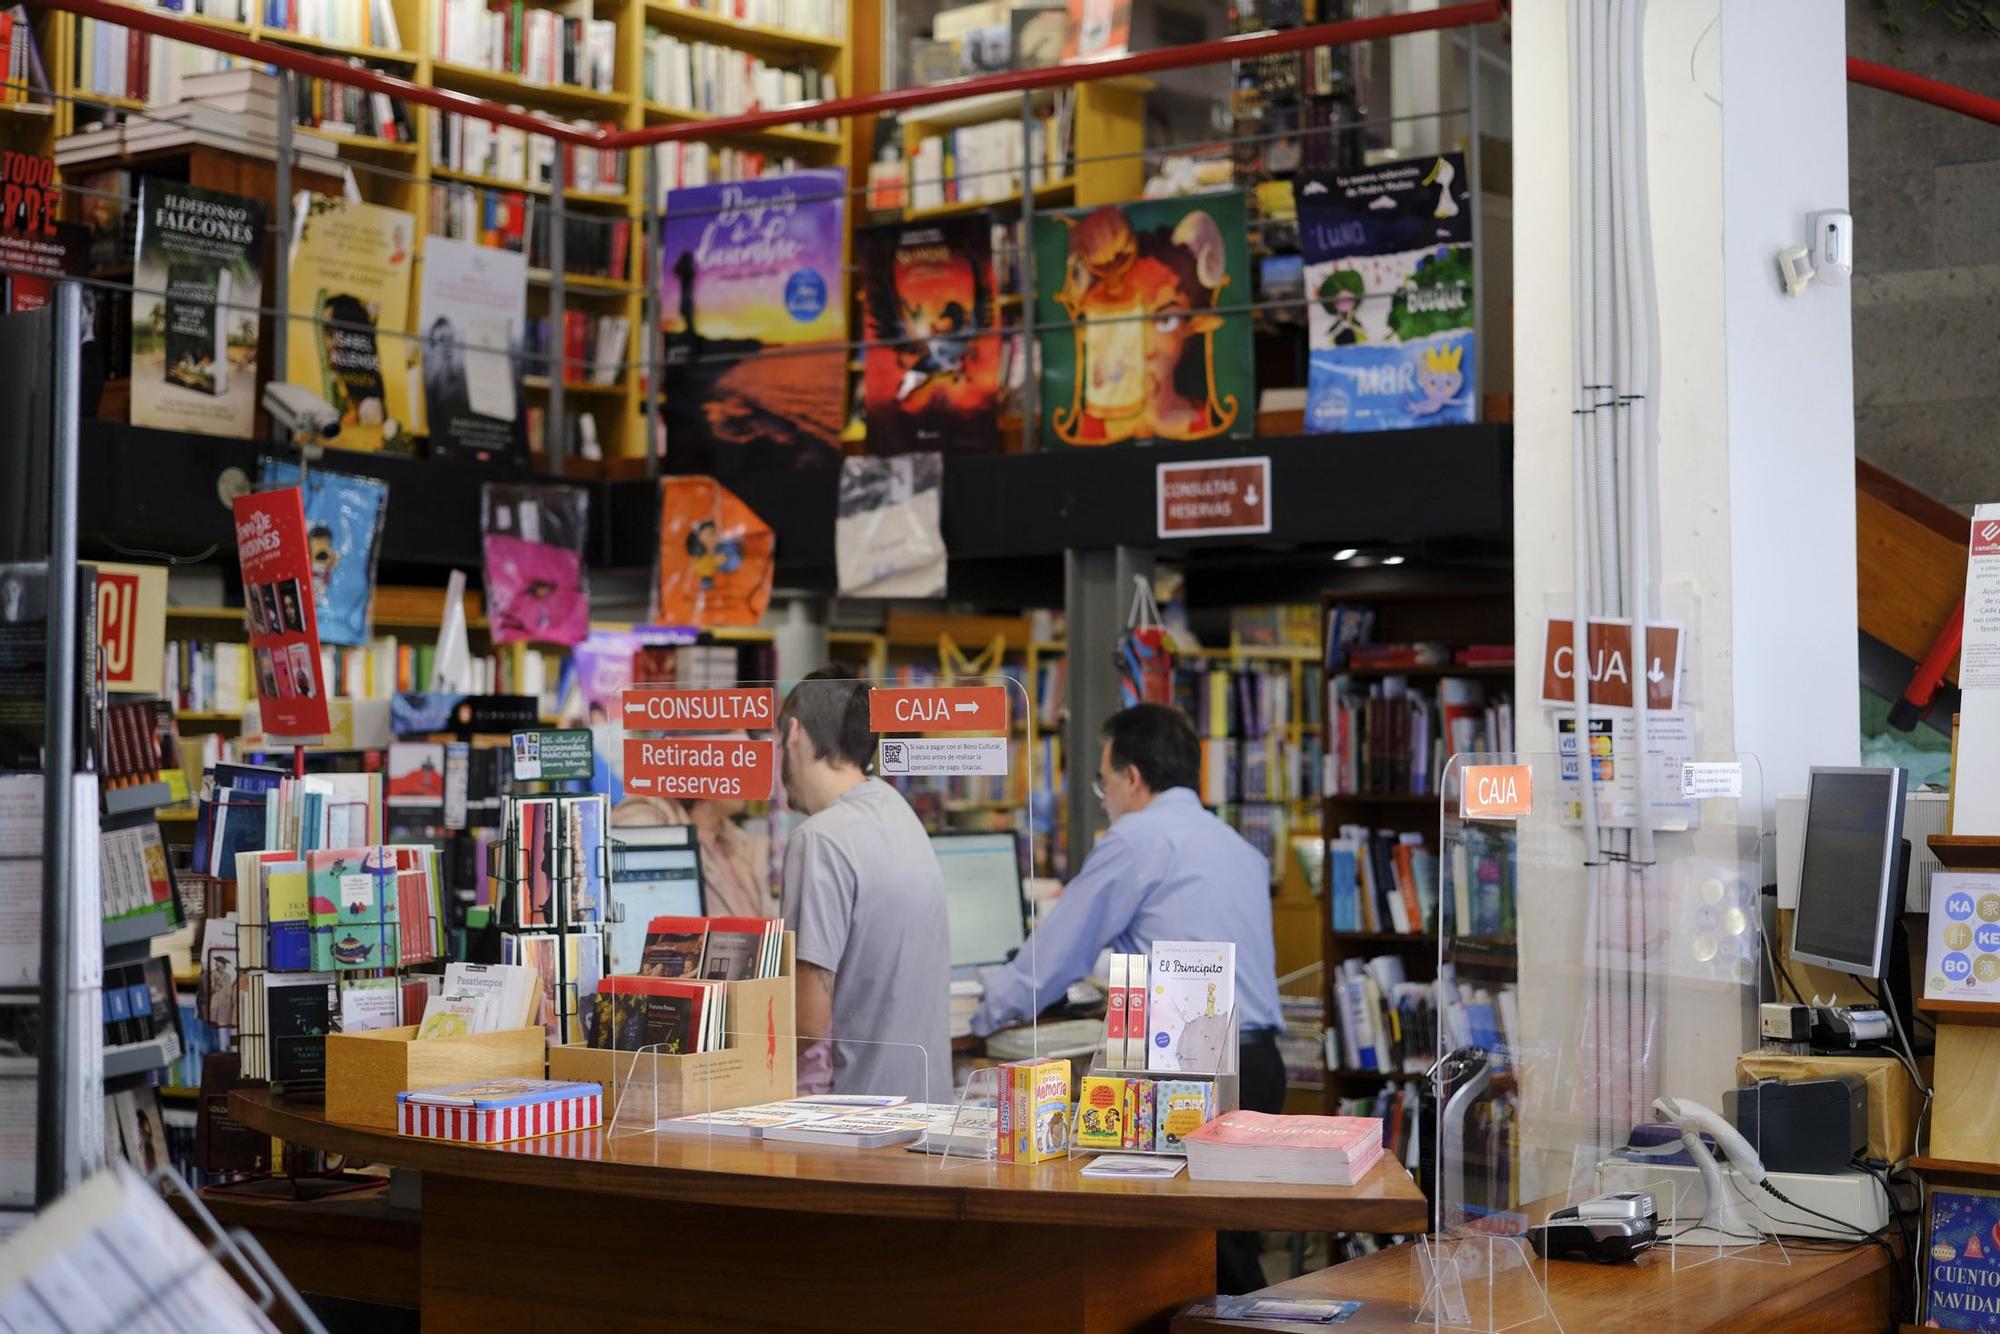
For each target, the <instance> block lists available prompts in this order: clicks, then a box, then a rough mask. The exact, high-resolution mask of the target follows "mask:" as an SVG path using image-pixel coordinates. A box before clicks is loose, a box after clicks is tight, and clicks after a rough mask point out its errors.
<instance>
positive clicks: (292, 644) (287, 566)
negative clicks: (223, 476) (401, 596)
mask: <svg viewBox="0 0 2000 1334" xmlns="http://www.w3.org/2000/svg"><path fill="white" fill-rule="evenodd" d="M234 509H235V514H236V557H237V560H238V561H239V562H240V563H241V564H242V567H243V606H244V619H245V621H247V622H248V623H249V627H250V658H251V662H252V664H253V670H254V673H255V675H256V679H257V701H258V705H259V712H260V716H261V718H262V720H263V726H264V734H265V735H266V736H268V737H271V738H273V739H284V740H290V739H292V738H295V737H297V738H303V737H321V736H325V735H326V733H327V730H328V723H327V708H326V681H325V678H324V677H323V676H322V675H321V668H320V657H319V621H318V618H317V617H316V616H315V614H314V612H313V595H312V559H311V557H310V556H309V555H308V554H307V551H306V511H305V502H304V498H303V497H302V496H301V495H300V493H299V489H298V488H297V487H295V486H290V487H286V488H285V489H284V490H282V491H252V492H249V493H248V494H246V495H241V496H238V497H237V498H236V503H235V506H234Z"/></svg>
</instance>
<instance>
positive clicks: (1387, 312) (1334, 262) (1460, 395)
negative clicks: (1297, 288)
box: [1293, 153, 1478, 432]
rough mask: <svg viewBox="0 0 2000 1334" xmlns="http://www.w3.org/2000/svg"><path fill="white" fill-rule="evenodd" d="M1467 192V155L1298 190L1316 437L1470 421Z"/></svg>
mask: <svg viewBox="0 0 2000 1334" xmlns="http://www.w3.org/2000/svg"><path fill="white" fill-rule="evenodd" d="M1468 185H1469V182H1468V181H1467V179H1466V175H1465V158H1464V155H1463V154H1459V153H1446V154H1445V155H1443V156H1442V157H1434V158H1430V159H1428V160H1426V161H1418V162H1409V163H1400V164H1395V165H1391V166H1386V167H1379V168H1377V169H1375V170H1374V171H1364V172H1358V173H1356V174H1354V175H1351V176H1338V175H1329V176H1302V177H1300V178H1299V179H1298V181H1297V182H1295V184H1294V187H1293V188H1294V190H1295V191H1296V193H1297V196H1298V207H1299V248H1300V250H1301V251H1302V252H1303V253H1304V255H1305V261H1306V273H1305V287H1306V302H1307V305H1306V324H1307V336H1308V342H1309V346H1310V349H1311V354H1310V362H1309V369H1308V372H1307V383H1306V429H1307V430H1308V431H1315V432H1326V431H1392V430H1400V429H1403V428H1406V427H1411V426H1442V425H1447V424H1458V423H1464V422H1470V421H1472V420H1473V419H1474V415H1475V412H1476V407H1477V393H1478V376H1477V375H1476V374H1475V373H1474V369H1475V360H1474V359H1475V356H1476V351H1477V350H1476V349H1475V348H1474V347H1473V333H1472V329H1473V285H1472V284H1473V273H1472V197H1471V194H1470V192H1469V189H1468Z"/></svg>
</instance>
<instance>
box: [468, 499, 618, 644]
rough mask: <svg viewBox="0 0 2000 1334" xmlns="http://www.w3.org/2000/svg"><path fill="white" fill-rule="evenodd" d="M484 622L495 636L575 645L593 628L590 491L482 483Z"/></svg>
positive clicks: (496, 638)
mask: <svg viewBox="0 0 2000 1334" xmlns="http://www.w3.org/2000/svg"><path fill="white" fill-rule="evenodd" d="M479 505H480V530H481V539H480V542H481V551H482V554H483V555H484V557H485V565H484V576H485V583H486V620H487V623H488V625H490V626H491V627H492V632H493V642H494V643H496V644H515V643H522V642H530V641H532V642H535V643H542V644H574V643H576V642H577V641H579V640H581V639H582V638H583V637H584V636H585V635H587V634H589V633H590V590H589V587H588V585H587V584H586V583H585V581H584V572H583V544H584V539H585V537H586V536H587V529H588V527H589V522H590V495H589V493H588V492H586V491H584V490H583V489H582V488H581V487H574V486H514V485H509V484H504V483H499V482H488V483H486V485H485V486H484V487H482V488H481V489H480V494H479Z"/></svg>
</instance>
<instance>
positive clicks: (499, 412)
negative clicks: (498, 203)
mask: <svg viewBox="0 0 2000 1334" xmlns="http://www.w3.org/2000/svg"><path fill="white" fill-rule="evenodd" d="M527 318H528V257H527V256H526V255H523V254H521V253H519V252H518V251H513V250H499V249H496V248H494V247H492V246H483V245H475V244H473V243H472V242H470V241H454V240H451V239H449V238H447V237H443V236H431V237H426V238H425V240H424V276H423V290H422V293H421V295H420V297H419V300H418V303H417V330H418V333H419V334H420V335H421V337H422V354H423V367H424V374H423V385H424V394H423V417H424V427H425V431H426V433H427V434H428V435H429V436H430V442H431V453H432V454H433V455H434V456H440V457H449V458H470V459H474V460H476V461H478V462H481V463H486V462H490V461H492V460H494V459H498V458H505V459H511V460H513V461H514V462H517V463H520V464H523V465H525V464H526V463H527V462H528V431H527V414H526V413H525V412H523V411H522V410H521V370H522V365H523V363H522V359H521V355H520V353H521V332H522V329H523V327H524V326H525V325H526V323H527Z"/></svg>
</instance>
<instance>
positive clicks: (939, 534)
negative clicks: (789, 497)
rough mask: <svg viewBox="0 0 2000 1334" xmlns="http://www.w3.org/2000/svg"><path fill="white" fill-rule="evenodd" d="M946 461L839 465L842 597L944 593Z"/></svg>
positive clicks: (933, 457) (923, 458) (935, 457)
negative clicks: (943, 516)
mask: <svg viewBox="0 0 2000 1334" xmlns="http://www.w3.org/2000/svg"><path fill="white" fill-rule="evenodd" d="M943 509H944V456H943V455H941V454H934V453H933V454H904V455H901V456H900V457H897V458H893V459H881V458H848V459H842V460H841V461H840V493H839V499H838V502H837V512H836V515H835V518H834V522H833V557H834V570H835V574H836V577H837V578H838V580H839V589H840V595H841V596H842V597H867V598H936V597H943V596H944V589H945V573H946V554H947V553H946V551H945V545H944V534H943V531H942V529H941V527H940V519H941V517H942V515H943Z"/></svg>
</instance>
